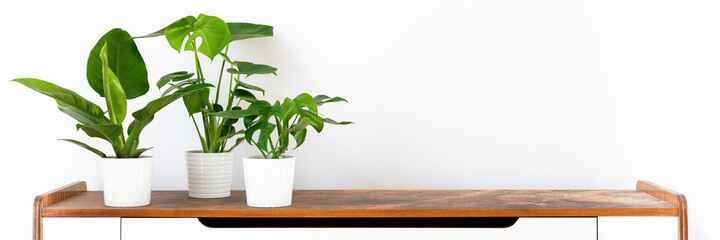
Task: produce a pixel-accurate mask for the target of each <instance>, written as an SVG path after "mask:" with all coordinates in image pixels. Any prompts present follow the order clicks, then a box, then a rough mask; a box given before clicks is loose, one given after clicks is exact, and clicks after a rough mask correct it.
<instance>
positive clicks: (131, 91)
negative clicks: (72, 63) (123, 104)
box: [87, 28, 150, 99]
mask: <svg viewBox="0 0 720 240" xmlns="http://www.w3.org/2000/svg"><path fill="white" fill-rule="evenodd" d="M106 43H107V58H108V59H107V64H108V66H109V67H110V70H111V71H112V72H113V73H115V75H116V76H117V79H118V81H120V85H122V88H123V91H125V95H126V97H127V99H134V98H136V97H139V96H142V95H145V93H147V91H148V89H150V85H149V83H148V76H147V68H146V67H145V61H144V60H143V58H142V55H140V51H139V50H138V48H137V46H136V45H135V41H133V39H132V37H131V36H130V34H128V33H127V32H126V31H125V30H122V29H119V28H115V29H113V30H110V31H109V32H107V33H106V34H105V35H104V36H102V38H100V40H98V42H97V43H96V44H95V47H93V49H92V51H90V56H89V57H88V61H87V80H88V83H90V87H92V89H93V90H95V92H97V93H98V94H100V96H101V97H104V96H105V90H104V88H103V69H102V66H103V64H102V60H101V59H100V51H101V50H102V48H103V46H104V45H105V44H106Z"/></svg>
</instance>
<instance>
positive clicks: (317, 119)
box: [221, 93, 352, 159]
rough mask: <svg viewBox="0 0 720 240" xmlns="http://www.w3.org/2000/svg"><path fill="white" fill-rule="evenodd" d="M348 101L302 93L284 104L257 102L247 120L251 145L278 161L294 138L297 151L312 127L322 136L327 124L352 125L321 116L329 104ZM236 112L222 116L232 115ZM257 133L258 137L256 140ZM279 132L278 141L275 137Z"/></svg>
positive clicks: (247, 134)
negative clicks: (320, 107)
mask: <svg viewBox="0 0 720 240" xmlns="http://www.w3.org/2000/svg"><path fill="white" fill-rule="evenodd" d="M331 102H347V100H345V99H344V98H341V97H334V98H330V97H328V96H326V95H317V96H315V97H312V96H311V95H310V94H307V93H301V94H300V95H298V96H297V97H295V98H293V99H291V98H285V99H284V100H283V102H282V103H281V102H280V101H275V103H274V104H270V103H269V102H267V101H262V100H261V101H256V102H253V103H252V104H250V106H249V107H248V109H247V111H249V112H252V113H257V114H252V115H250V116H246V117H244V118H243V122H244V124H245V127H246V128H247V130H246V131H245V139H247V141H248V143H250V144H251V145H255V147H257V149H258V150H259V151H260V153H261V154H262V156H263V158H266V159H270V158H272V159H278V158H280V157H281V156H282V155H283V154H285V152H286V151H288V150H289V146H290V136H291V135H292V137H293V138H294V140H295V147H294V148H293V149H296V148H298V147H300V145H302V144H303V143H304V142H305V136H307V131H308V129H307V128H308V127H312V128H313V129H315V131H316V132H318V133H320V132H321V131H322V130H323V128H324V126H325V123H330V124H337V125H348V124H352V122H347V121H343V122H337V121H335V120H332V119H330V118H323V117H321V115H320V113H319V112H318V107H319V106H322V105H323V104H325V103H331ZM231 113H232V111H229V112H226V113H221V114H231ZM255 133H258V134H257V137H254V135H255ZM273 133H275V136H276V137H275V141H273V140H272V138H273V137H272V135H273Z"/></svg>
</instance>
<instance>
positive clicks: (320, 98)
mask: <svg viewBox="0 0 720 240" xmlns="http://www.w3.org/2000/svg"><path fill="white" fill-rule="evenodd" d="M329 98H330V97H328V96H327V95H324V94H320V95H317V96H315V97H314V98H313V99H315V104H317V105H318V106H320V105H321V104H322V103H323V100H325V99H329Z"/></svg>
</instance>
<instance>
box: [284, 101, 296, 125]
mask: <svg viewBox="0 0 720 240" xmlns="http://www.w3.org/2000/svg"><path fill="white" fill-rule="evenodd" d="M282 107H283V118H284V119H285V122H284V124H285V125H286V126H287V125H288V123H289V121H290V119H291V118H292V117H293V116H295V115H296V114H298V106H297V105H295V102H293V100H292V99H290V98H285V100H283V104H282Z"/></svg>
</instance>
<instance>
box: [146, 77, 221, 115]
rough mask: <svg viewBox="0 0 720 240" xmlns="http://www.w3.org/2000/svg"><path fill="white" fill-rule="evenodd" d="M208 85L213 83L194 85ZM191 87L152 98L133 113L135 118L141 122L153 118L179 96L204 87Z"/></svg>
mask: <svg viewBox="0 0 720 240" xmlns="http://www.w3.org/2000/svg"><path fill="white" fill-rule="evenodd" d="M207 85H211V84H208V83H206V84H205V85H203V84H196V85H193V86H203V87H207ZM189 89H190V87H187V88H184V89H180V90H178V91H177V92H175V93H173V94H170V95H167V96H164V97H160V98H158V99H155V100H152V101H150V102H149V103H148V104H147V105H145V107H144V108H142V109H140V110H137V111H135V112H134V113H133V114H132V115H133V117H134V118H135V119H137V120H138V121H140V122H144V121H147V120H148V119H150V118H152V117H153V116H154V115H155V113H157V112H158V111H160V110H161V109H163V108H164V107H165V106H167V105H168V104H170V103H172V102H174V101H175V100H177V99H178V98H180V97H182V96H185V95H187V94H190V93H193V92H194V91H197V90H200V89H202V88H199V89H192V90H189Z"/></svg>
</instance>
